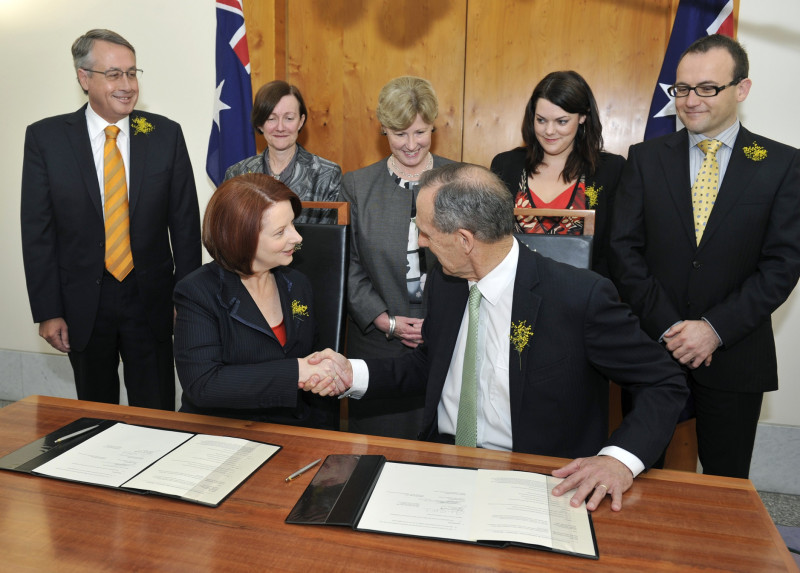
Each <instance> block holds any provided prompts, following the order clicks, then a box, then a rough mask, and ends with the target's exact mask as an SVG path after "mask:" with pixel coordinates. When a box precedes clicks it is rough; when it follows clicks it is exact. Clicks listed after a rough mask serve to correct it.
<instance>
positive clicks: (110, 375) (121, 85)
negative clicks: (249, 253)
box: [21, 30, 201, 410]
mask: <svg viewBox="0 0 800 573" xmlns="http://www.w3.org/2000/svg"><path fill="white" fill-rule="evenodd" d="M72 56H73V60H74V63H75V70H76V73H77V77H78V82H79V83H80V85H81V87H82V88H83V90H84V93H86V94H88V96H89V102H88V105H86V106H84V107H83V108H81V109H80V110H78V111H77V112H75V113H71V114H66V115H62V116H57V117H51V118H48V119H44V120H42V121H39V122H37V123H34V124H33V125H30V126H29V127H28V130H27V132H26V134H25V156H24V163H23V171H22V207H21V214H22V216H21V223H22V246H23V260H24V263H25V278H26V281H27V286H28V297H29V299H30V304H31V311H32V313H33V320H34V322H38V323H39V334H40V335H41V336H42V337H43V338H44V339H45V340H47V342H49V343H50V344H51V345H52V346H53V348H56V349H57V350H60V351H61V352H68V353H69V358H70V362H71V364H72V368H73V371H74V374H75V384H76V387H77V392H78V398H80V399H82V400H94V401H98V402H109V403H116V402H118V401H119V378H118V375H117V368H118V365H119V359H120V356H121V357H122V361H123V366H124V379H125V386H126V389H127V393H128V402H129V403H130V404H131V405H135V406H146V407H152V408H163V409H169V410H172V409H174V408H175V377H174V370H173V360H172V338H171V335H172V322H173V316H174V311H173V307H172V290H173V287H174V284H175V280H176V279H180V278H181V277H183V276H184V275H186V274H188V273H189V272H191V271H192V270H194V269H195V268H197V267H198V266H200V262H201V250H200V218H199V209H198V205H197V194H196V191H195V185H194V176H193V173H192V167H191V163H190V162H189V155H188V153H187V150H186V144H185V142H184V139H183V134H182V132H181V128H180V126H179V125H178V124H176V123H175V122H173V121H170V120H169V119H167V118H165V117H162V116H159V115H155V114H150V113H142V112H138V111H137V112H134V111H133V110H134V106H135V105H136V101H137V98H138V95H139V84H138V78H139V76H140V74H141V70H138V69H137V68H136V55H135V52H134V49H133V46H131V45H130V44H129V43H128V42H127V41H126V40H125V39H124V38H122V37H121V36H120V35H119V34H116V33H114V32H112V31H110V30H90V31H89V32H87V33H86V34H84V35H83V36H81V37H80V38H78V39H77V40H76V41H75V43H74V44H73V45H72ZM170 246H171V248H170Z"/></svg>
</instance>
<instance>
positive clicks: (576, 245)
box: [514, 233, 594, 269]
mask: <svg viewBox="0 0 800 573" xmlns="http://www.w3.org/2000/svg"><path fill="white" fill-rule="evenodd" d="M514 236H515V237H516V238H517V239H519V241H520V242H521V243H522V244H523V245H525V246H526V247H528V248H529V249H530V250H532V251H536V252H537V253H539V254H540V255H543V256H545V257H549V258H551V259H554V260H556V261H559V262H562V263H567V264H568V265H572V266H573V267H578V268H581V269H591V268H592V243H593V239H594V237H593V236H592V235H538V234H534V233H516V234H515V235H514Z"/></svg>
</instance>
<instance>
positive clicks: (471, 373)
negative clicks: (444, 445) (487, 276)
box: [456, 285, 481, 448]
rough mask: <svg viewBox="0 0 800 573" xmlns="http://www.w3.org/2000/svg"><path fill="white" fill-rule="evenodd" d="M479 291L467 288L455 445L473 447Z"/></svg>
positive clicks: (476, 400)
mask: <svg viewBox="0 0 800 573" xmlns="http://www.w3.org/2000/svg"><path fill="white" fill-rule="evenodd" d="M480 308H481V291H479V290H478V285H472V288H471V289H469V326H468V327H467V347H466V349H465V350H464V370H463V372H462V378H461V397H460V399H459V401H458V422H457V423H456V445H457V446H469V447H471V448H474V447H475V446H476V445H477V443H478V316H479V314H480Z"/></svg>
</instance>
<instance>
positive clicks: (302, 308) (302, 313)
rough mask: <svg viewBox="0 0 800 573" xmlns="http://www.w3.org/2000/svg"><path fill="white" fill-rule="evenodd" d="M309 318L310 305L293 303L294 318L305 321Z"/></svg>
mask: <svg viewBox="0 0 800 573" xmlns="http://www.w3.org/2000/svg"><path fill="white" fill-rule="evenodd" d="M305 317H308V305H305V304H300V301H297V300H293V301H292V318H297V319H299V320H303V318H305Z"/></svg>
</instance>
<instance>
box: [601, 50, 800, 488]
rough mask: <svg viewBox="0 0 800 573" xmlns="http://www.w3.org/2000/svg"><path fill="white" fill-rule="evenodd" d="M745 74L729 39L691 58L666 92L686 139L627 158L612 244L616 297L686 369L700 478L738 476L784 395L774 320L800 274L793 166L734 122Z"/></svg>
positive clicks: (690, 53) (799, 158)
mask: <svg viewBox="0 0 800 573" xmlns="http://www.w3.org/2000/svg"><path fill="white" fill-rule="evenodd" d="M747 76H748V59H747V54H746V53H745V51H744V49H743V48H742V47H741V45H740V44H739V43H738V42H736V41H735V40H732V39H730V38H728V37H726V36H722V35H716V34H715V35H711V36H706V37H704V38H701V39H699V40H697V41H696V42H695V43H693V44H692V45H691V46H689V48H687V50H686V51H685V52H684V53H683V55H682V56H681V60H680V62H679V63H678V69H677V72H676V79H675V84H674V85H673V86H672V87H671V88H670V89H669V93H670V95H671V96H673V97H674V98H675V108H676V110H677V114H678V117H679V118H680V120H681V121H682V122H683V125H684V126H685V129H682V130H681V131H678V132H677V133H674V134H669V135H666V136H664V137H661V138H658V139H654V140H650V141H647V142H645V143H640V144H638V145H634V146H632V147H631V148H630V151H629V154H628V161H627V164H626V167H625V170H624V172H623V175H622V179H621V182H620V187H619V189H618V191H617V195H616V207H615V214H614V224H613V226H612V233H611V251H612V256H611V268H612V274H613V275H614V277H615V280H616V281H617V286H618V287H619V290H620V293H621V295H622V297H623V299H624V300H625V301H626V302H628V303H629V304H630V305H631V307H632V308H633V310H634V312H635V313H636V314H637V315H638V316H639V318H640V320H641V322H642V327H643V328H644V330H645V331H646V332H647V333H648V334H649V335H650V336H652V337H653V338H654V339H656V340H659V341H661V342H662V343H663V344H664V345H665V346H666V348H667V350H668V351H669V352H670V353H671V354H672V356H673V358H674V359H675V360H677V361H678V362H679V363H680V364H682V365H683V366H684V368H685V369H686V370H687V373H688V380H689V387H690V390H691V401H690V402H691V403H692V406H693V409H694V413H695V415H696V418H697V439H698V449H699V456H700V462H701V464H702V466H703V471H704V472H705V473H709V474H715V475H724V476H731V477H743V478H746V477H748V474H749V470H750V459H751V457H752V452H753V443H754V440H755V433H756V426H757V423H758V418H759V415H760V411H761V402H762V398H763V393H764V392H766V391H772V390H776V389H777V388H778V373H777V358H776V354H775V342H774V337H773V332H772V324H771V319H770V315H771V313H772V312H773V311H774V310H775V309H776V308H778V306H780V305H781V304H782V303H783V302H784V301H785V300H786V298H787V297H788V296H789V294H790V293H791V292H792V289H793V288H794V286H795V284H796V283H797V280H798V276H800V154H798V151H797V150H796V149H794V148H792V147H789V146H787V145H783V144H781V143H778V142H775V141H772V140H769V139H767V138H765V137H763V136H761V135H756V134H754V133H751V132H750V131H748V130H747V129H745V128H744V127H743V126H742V125H741V124H740V123H739V120H738V117H737V108H738V105H739V103H740V102H742V101H744V100H745V98H746V97H747V95H748V92H749V91H750V87H751V81H750V80H749V79H748V77H747Z"/></svg>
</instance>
